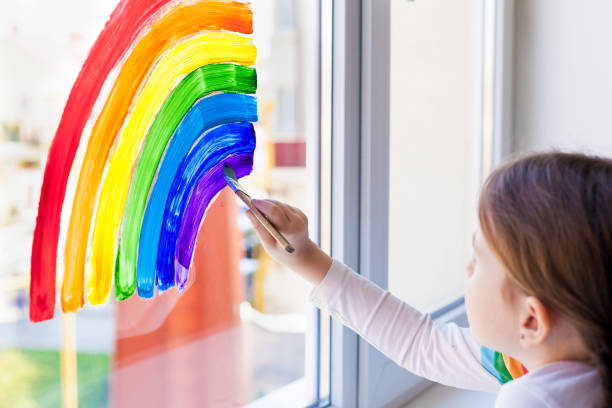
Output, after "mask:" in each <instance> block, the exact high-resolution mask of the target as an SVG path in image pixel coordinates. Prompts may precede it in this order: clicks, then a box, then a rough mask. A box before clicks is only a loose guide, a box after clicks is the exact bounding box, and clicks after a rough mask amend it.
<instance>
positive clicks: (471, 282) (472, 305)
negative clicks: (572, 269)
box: [465, 226, 519, 354]
mask: <svg viewBox="0 0 612 408" xmlns="http://www.w3.org/2000/svg"><path fill="white" fill-rule="evenodd" d="M472 244H473V256H472V259H471V260H470V262H469V263H468V265H467V275H468V283H467V288H466V291H465V307H466V311H467V317H468V321H469V323H470V329H471V331H472V335H473V336H474V338H475V339H476V341H478V342H479V343H480V344H482V345H484V346H486V347H489V348H491V349H494V350H497V351H501V352H504V353H506V354H511V352H512V350H515V347H516V344H517V343H516V342H517V341H518V336H519V334H518V333H516V332H515V330H514V328H516V327H517V322H516V321H515V319H516V316H515V313H514V312H513V304H514V298H515V296H516V293H515V289H514V287H513V285H512V282H511V281H510V280H509V278H508V277H507V276H506V271H505V269H504V267H503V265H502V264H501V263H500V261H499V260H498V258H497V256H495V254H494V253H493V251H492V250H491V249H490V248H489V245H488V244H487V242H486V240H485V238H484V236H483V234H482V230H481V229H480V226H479V227H478V229H477V230H476V232H475V233H474V235H473V237H472Z"/></svg>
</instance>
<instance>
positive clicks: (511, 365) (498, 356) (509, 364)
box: [480, 346, 528, 384]
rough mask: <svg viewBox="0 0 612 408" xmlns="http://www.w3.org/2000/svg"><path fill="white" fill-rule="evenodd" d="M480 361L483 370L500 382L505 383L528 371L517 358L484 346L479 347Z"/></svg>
mask: <svg viewBox="0 0 612 408" xmlns="http://www.w3.org/2000/svg"><path fill="white" fill-rule="evenodd" d="M480 361H481V363H482V366H483V367H484V368H485V370H487V371H488V372H489V373H490V374H491V375H492V376H493V377H495V378H497V380H498V381H499V383H500V384H505V383H507V382H508V381H511V380H514V379H516V378H518V377H521V376H523V375H525V374H527V372H528V371H527V369H526V368H525V366H524V365H523V364H521V363H520V362H519V361H518V360H515V359H513V358H512V357H510V356H508V355H506V354H503V353H500V352H499V351H494V350H491V349H490V348H487V347H485V346H481V348H480Z"/></svg>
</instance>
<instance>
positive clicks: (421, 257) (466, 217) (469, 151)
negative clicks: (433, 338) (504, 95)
mask: <svg viewBox="0 0 612 408" xmlns="http://www.w3.org/2000/svg"><path fill="white" fill-rule="evenodd" d="M477 19H478V13H477V2H476V1H468V2H461V3H453V2H446V1H430V2H418V1H416V2H408V1H404V0H392V1H391V61H390V81H391V86H390V90H391V92H390V129H389V138H390V142H389V143H390V144H389V178H390V180H389V289H390V290H391V291H392V292H393V293H394V294H396V295H397V296H399V297H401V298H402V299H405V300H406V301H409V302H410V304H411V305H413V306H415V307H416V308H418V309H420V310H421V311H423V312H429V311H433V310H435V309H437V308H439V307H441V306H443V305H445V304H447V303H448V302H450V301H451V300H453V299H456V298H457V297H459V296H461V294H462V292H463V288H464V285H465V277H466V275H465V273H464V271H465V268H464V265H465V264H466V263H467V261H468V260H469V258H470V254H471V244H470V237H471V233H472V231H473V228H474V225H475V214H476V212H475V202H476V201H475V200H476V194H477V188H478V186H479V180H480V156H479V146H478V143H479V142H478V141H479V140H480V139H479V135H478V133H477V130H478V123H477V118H478V116H477V112H478V109H479V106H478V94H477V89H478V88H477V86H476V85H477V79H478V78H477V41H476V38H477V37H476V29H477V24H476V23H477V21H478V20H477ZM442 282H443V283H442Z"/></svg>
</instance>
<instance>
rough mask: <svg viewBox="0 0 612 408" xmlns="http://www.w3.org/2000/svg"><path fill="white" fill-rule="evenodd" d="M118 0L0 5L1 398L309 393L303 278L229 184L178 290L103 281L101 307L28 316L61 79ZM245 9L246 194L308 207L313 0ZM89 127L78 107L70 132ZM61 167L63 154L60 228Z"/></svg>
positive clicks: (120, 399) (172, 400) (224, 397)
mask: <svg viewBox="0 0 612 408" xmlns="http://www.w3.org/2000/svg"><path fill="white" fill-rule="evenodd" d="M116 3H117V1H116V0H97V1H80V0H62V1H56V2H40V1H33V0H26V1H19V2H12V3H10V4H9V3H8V2H2V3H1V4H0V90H1V92H0V125H1V128H0V254H2V255H0V396H1V397H0V407H55V406H59V405H60V404H61V403H62V402H63V403H64V406H76V405H77V404H78V406H81V407H105V406H109V405H112V406H117V407H121V406H143V405H145V404H146V405H148V406H180V407H188V406H215V407H225V406H242V405H245V404H249V403H251V402H256V401H257V400H258V399H260V398H261V397H264V396H266V395H269V394H270V393H272V392H273V391H275V390H278V389H281V388H284V389H288V390H290V392H291V393H293V398H294V399H295V400H296V401H299V400H300V398H303V399H304V403H307V402H308V401H307V398H308V397H309V396H308V395H307V392H306V381H305V375H306V372H305V371H306V369H305V360H306V344H305V342H306V340H305V339H306V335H305V333H306V327H307V313H308V310H307V303H306V296H307V293H308V290H309V287H308V286H307V284H306V283H305V281H303V280H302V279H301V278H299V277H298V276H297V275H295V274H293V273H291V272H290V271H288V270H285V269H284V268H282V267H280V266H279V265H277V264H276V263H275V262H274V261H272V260H271V259H269V258H268V256H267V255H266V253H265V252H264V251H262V248H261V247H260V244H259V242H258V240H257V238H256V236H255V235H254V233H253V230H252V228H251V225H250V223H249V222H248V220H247V218H246V216H245V215H244V208H242V206H241V204H240V203H239V202H237V201H236V199H235V197H234V195H233V194H232V193H231V192H229V191H228V190H224V191H223V192H222V193H221V194H220V196H219V197H218V199H217V200H216V202H215V203H214V204H213V205H212V206H211V208H210V210H209V213H208V216H207V218H206V221H205V223H204V225H203V227H202V230H201V231H202V232H201V233H200V235H199V237H198V242H197V248H196V255H195V257H194V258H195V260H194V266H193V268H192V271H191V274H190V275H191V278H190V279H191V280H190V283H189V287H188V289H187V290H186V292H185V293H184V294H183V295H182V296H178V295H177V293H176V292H175V291H174V290H170V291H168V292H166V293H164V294H163V295H161V296H157V297H156V298H154V300H153V301H148V302H147V301H143V300H141V299H139V298H137V297H136V296H134V297H133V298H131V299H129V300H128V301H125V302H121V303H119V302H116V301H115V300H114V299H113V295H112V294H111V300H109V301H108V302H107V303H106V304H105V305H104V306H102V307H91V306H87V305H86V306H85V308H84V309H83V310H82V311H80V312H79V313H78V314H76V315H68V316H63V315H62V313H61V311H60V309H59V305H58V308H57V309H56V312H55V317H54V319H52V320H50V321H46V322H43V323H38V324H32V323H30V322H29V321H28V302H29V299H28V294H29V271H30V268H29V263H30V251H31V243H32V233H33V229H34V223H35V218H36V213H37V206H38V198H39V193H40V187H41V183H42V178H43V177H42V176H43V171H44V166H45V160H46V154H47V151H48V148H49V146H50V143H51V140H52V138H53V136H54V134H55V130H56V127H57V125H58V123H59V120H60V117H61V113H62V110H63V107H64V104H65V102H66V100H67V97H68V94H69V91H70V89H71V86H72V84H73V82H74V80H75V79H76V76H77V74H78V72H79V70H80V67H81V65H82V63H83V62H84V60H85V58H86V56H87V53H88V50H89V48H90V47H91V45H92V44H93V42H94V41H95V39H96V37H97V35H98V33H99V32H100V30H101V29H102V27H103V25H104V23H105V22H106V20H107V19H108V17H109V16H110V13H111V12H112V10H113V9H114V7H115V6H116ZM252 9H253V12H254V36H253V38H254V42H255V45H256V46H257V49H258V57H257V63H256V68H257V72H258V93H257V97H258V106H259V118H260V119H259V122H258V123H257V124H256V133H257V150H256V157H255V167H254V171H253V173H252V175H250V176H249V177H248V178H247V179H244V184H245V185H246V187H247V188H248V191H249V192H250V193H251V194H252V195H253V196H256V197H271V198H274V199H278V200H282V201H285V202H288V203H291V204H292V205H295V206H297V207H300V208H304V209H306V208H307V207H308V206H309V205H310V203H309V200H311V201H312V197H309V196H308V192H307V191H308V189H307V183H308V177H307V171H308V169H307V166H306V144H307V143H312V141H311V138H312V137H313V136H312V135H309V134H307V130H306V126H305V122H306V120H307V118H306V117H305V116H306V115H307V113H305V112H306V107H307V105H308V101H307V100H306V98H309V97H311V96H312V92H310V93H309V92H307V91H309V90H314V89H315V84H312V83H309V82H308V81H309V78H311V77H312V76H308V75H305V74H304V72H303V70H304V69H305V67H308V66H309V65H308V64H305V63H304V62H305V60H306V59H310V60H313V59H314V57H313V55H314V54H315V50H314V49H313V48H312V47H310V46H307V45H306V41H313V39H314V38H316V35H315V33H314V29H315V26H316V25H315V24H314V21H315V18H316V15H315V14H316V10H315V5H314V2H309V1H305V0H302V1H300V0H275V1H272V0H256V1H253V2H252ZM104 96H105V94H104V91H103V93H102V94H101V97H104ZM99 103H100V101H98V104H99ZM96 106H97V105H96ZM94 111H95V109H94ZM90 128H91V120H90V122H89V123H88V126H87V127H86V128H85V131H84V134H83V139H82V140H81V145H84V144H85V143H86V138H87V135H88V133H87V132H88V129H90ZM75 163H78V160H75ZM77 170H78V169H77ZM74 173H75V168H74V166H73V169H72V173H71V178H70V182H69V186H68V190H67V194H66V200H65V204H64V212H63V217H62V228H61V229H62V232H64V231H65V229H66V228H65V227H66V222H67V220H68V217H69V214H70V211H69V210H70V208H71V202H72V199H71V194H73V193H74V188H75V182H76V178H75V174H74ZM77 175H78V173H77ZM62 242H63V239H62V238H61V237H60V248H59V251H58V254H59V258H58V266H59V265H61V263H62V262H63V258H62V257H63V250H64V248H63V246H62ZM60 269H61V267H60ZM58 279H59V278H58ZM58 288H59V286H58ZM62 370H63V371H62ZM71 387H72V388H71ZM75 387H76V389H75ZM66 404H68V405H66Z"/></svg>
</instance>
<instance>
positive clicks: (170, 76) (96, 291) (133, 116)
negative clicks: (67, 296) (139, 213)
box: [87, 32, 256, 305]
mask: <svg viewBox="0 0 612 408" xmlns="http://www.w3.org/2000/svg"><path fill="white" fill-rule="evenodd" d="M255 56H256V50H255V47H254V46H253V41H252V39H251V38H249V37H243V36H240V35H237V34H230V33H218V32H206V33H203V34H198V35H196V36H194V37H191V38H189V39H188V40H186V41H185V42H182V43H180V44H178V45H177V46H176V47H175V48H173V49H171V50H170V51H169V52H168V53H166V54H164V56H163V57H162V59H161V60H160V61H158V62H157V63H156V65H155V68H154V70H153V73H152V74H151V76H150V78H149V80H148V81H147V83H146V85H145V87H144V89H143V90H142V92H141V93H140V95H139V96H138V98H137V100H136V103H135V105H134V106H133V107H132V109H131V113H130V115H129V116H128V118H127V124H126V125H125V127H124V129H123V131H122V133H121V135H120V136H119V138H118V140H117V144H116V146H115V147H114V150H113V153H112V155H111V157H110V159H109V166H108V169H107V171H106V176H105V179H104V183H103V185H102V189H101V191H100V198H99V200H98V210H97V212H96V220H95V224H94V228H93V240H92V241H93V242H92V255H91V263H92V265H91V267H92V272H91V277H90V279H89V282H88V285H87V300H88V302H89V303H90V304H92V305H97V304H101V303H103V302H104V301H106V298H107V297H108V294H109V293H110V289H111V282H112V277H113V271H114V264H115V258H116V245H117V236H118V233H119V226H120V223H121V216H122V214H123V209H124V206H125V199H126V197H127V192H128V189H129V184H130V177H129V176H130V175H131V174H132V170H133V167H134V163H135V162H136V158H137V156H138V152H139V150H140V146H141V145H142V139H143V138H144V136H145V134H146V131H147V129H148V127H149V126H150V125H151V122H152V120H153V118H154V117H155V115H156V114H157V112H158V111H159V109H160V107H161V105H162V104H163V102H164V101H165V100H166V99H167V98H168V96H169V95H170V93H171V92H172V89H173V88H174V87H175V86H176V84H177V83H179V82H180V80H181V79H182V78H183V77H184V76H185V75H188V74H189V73H190V72H191V71H193V70H194V69H196V68H199V67H201V66H203V65H206V64H211V63H215V62H235V63H239V64H243V65H252V64H254V63H255Z"/></svg>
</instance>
